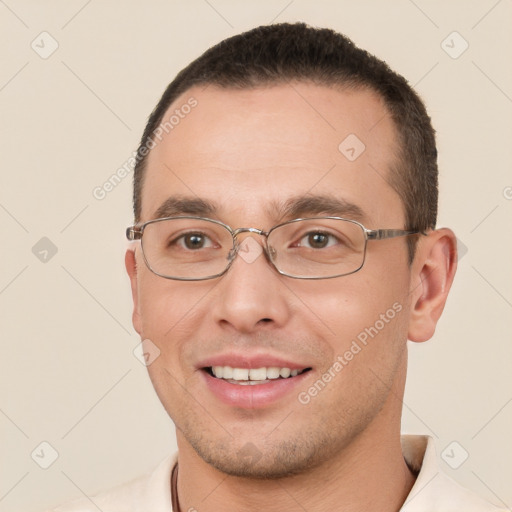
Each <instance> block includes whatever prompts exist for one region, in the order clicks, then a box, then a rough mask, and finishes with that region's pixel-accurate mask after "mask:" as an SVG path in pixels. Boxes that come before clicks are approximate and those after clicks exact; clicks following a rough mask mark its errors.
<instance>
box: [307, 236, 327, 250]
mask: <svg viewBox="0 0 512 512" xmlns="http://www.w3.org/2000/svg"><path fill="white" fill-rule="evenodd" d="M308 243H309V245H310V246H311V247H313V248H315V249H323V248H324V247H326V245H327V244H328V243H329V235H326V234H325V233H310V234H309V235H308Z"/></svg>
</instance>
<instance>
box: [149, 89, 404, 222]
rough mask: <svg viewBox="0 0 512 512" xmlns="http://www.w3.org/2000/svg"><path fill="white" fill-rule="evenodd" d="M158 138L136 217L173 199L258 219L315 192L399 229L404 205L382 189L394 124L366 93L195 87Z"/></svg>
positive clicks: (393, 143)
mask: <svg viewBox="0 0 512 512" xmlns="http://www.w3.org/2000/svg"><path fill="white" fill-rule="evenodd" d="M155 141H156V146H155V147H154V148H153V149H152V150H151V152H150V154H149V157H148V160H147V166H146V176H145V180H144V186H143V192H142V219H143V220H147V219H149V218H154V217H155V213H156V211H157V210H158V209H159V207H160V206H161V205H162V203H163V202H165V201H166V200H167V199H168V198H169V197H170V196H187V197H195V198H199V199H204V200H206V201H208V202H210V203H215V205H217V206H218V211H216V213H219V215H220V216H222V215H224V216H225V217H224V219H223V220H226V221H229V220H230V219H229V218H228V216H237V217H238V219H240V220H242V219H241V217H243V219H244V221H245V222H248V221H249V218H250V219H254V221H257V220H258V221H260V222H262V221H263V220H265V219H262V216H263V215H265V216H266V217H267V218H268V217H269V215H270V213H269V212H271V211H274V212H275V215H276V216H277V215H278V211H277V210H278V209H279V208H276V205H279V204H281V203H282V204H284V203H286V202H287V201H289V200H290V198H293V197H300V196H305V195H309V196H311V195H320V196H323V197H324V198H325V197H332V198H335V199H341V200H343V201H345V202H348V203H350V204H354V205H356V206H358V207H359V208H360V209H361V210H362V211H363V214H364V216H365V217H366V218H367V219H368V220H371V221H375V222H379V221H380V219H383V221H384V220H386V216H387V218H389V221H390V222H392V221H395V222H402V221H401V219H402V205H401V201H400V199H399V198H398V196H397V195H396V193H395V192H394V190H393V189H392V188H391V187H390V185H389V183H388V181H389V179H388V176H389V168H390V166H391V165H392V164H393V162H394V160H395V154H396V136H395V129H394V125H393V122H392V120H391V118H390V116H389V114H388V112H387V110H386V108H385V106H384V105H383V103H382V101H381V100H380V98H379V97H378V96H377V95H376V94H374V93H373V92H371V91H368V90H338V89H334V88H329V87H325V86H318V85H312V84H306V83H290V84H283V85H277V86H272V87H266V88H257V89H245V90H233V89H221V88H218V87H214V86H208V87H206V88H205V87H202V88H199V87H196V88H192V89H190V90H188V91H187V92H185V93H184V94H183V95H182V96H181V97H179V98H178V99H177V100H176V101H175V102H174V103H173V104H172V105H171V107H170V108H169V109H168V111H167V112H166V114H165V115H164V117H163V121H162V125H161V129H160V131H159V137H157V138H156V139H155ZM269 205H272V207H270V206H269ZM160 211H161V209H160ZM238 219H237V220H238ZM271 220H272V219H269V222H270V221H271Z"/></svg>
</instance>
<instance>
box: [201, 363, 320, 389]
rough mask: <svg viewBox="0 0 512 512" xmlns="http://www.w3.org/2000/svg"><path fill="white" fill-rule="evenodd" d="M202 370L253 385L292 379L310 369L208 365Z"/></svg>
mask: <svg viewBox="0 0 512 512" xmlns="http://www.w3.org/2000/svg"><path fill="white" fill-rule="evenodd" d="M203 370H204V371H205V372H206V373H208V374H209V375H210V376H212V377H214V378H216V379H220V380H225V381H226V382H229V383H231V384H240V385H243V386H244V385H245V386H247V385H249V386H254V385H258V384H269V383H270V382H273V381H276V380H284V379H292V378H294V377H297V376H298V375H301V374H303V373H305V372H308V371H310V370H311V368H304V369H302V370H297V369H294V370H292V369H290V368H279V367H277V366H271V367H268V368H267V367H263V368H233V367H231V366H208V367H206V368H203Z"/></svg>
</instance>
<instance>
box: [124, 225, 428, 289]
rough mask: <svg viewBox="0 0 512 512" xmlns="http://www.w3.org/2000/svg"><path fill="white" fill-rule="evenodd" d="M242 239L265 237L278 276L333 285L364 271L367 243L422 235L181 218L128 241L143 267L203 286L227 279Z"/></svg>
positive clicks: (130, 233)
mask: <svg viewBox="0 0 512 512" xmlns="http://www.w3.org/2000/svg"><path fill="white" fill-rule="evenodd" d="M241 233H254V234H258V235H261V236H263V237H265V246H264V247H263V248H262V249H263V252H264V253H265V255H266V258H267V260H268V261H269V262H270V263H271V264H272V265H273V266H274V268H275V269H276V270H277V271H278V272H279V273H280V274H282V275H284V276H288V277H293V278H295V279H330V278H333V277H341V276H345V275H348V274H353V273H354V272H357V271H358V270H361V268H362V267H363V264H364V261H365V256H366V245H367V242H368V240H384V239H386V238H395V237H399V236H408V235H415V234H418V233H419V231H407V230H403V229H367V228H365V227H364V226H363V225H362V224H360V223H359V222H357V221H354V220H350V219H344V218H341V217H316V218H305V219H294V220H290V221H288V222H284V223H282V224H278V225H277V226H274V227H273V228H272V229H270V230H269V231H263V230H261V229H256V228H238V229H232V228H231V227H230V226H228V225H227V224H224V223H222V222H220V221H218V220H214V219H207V218H204V217H189V216H183V217H181V216H180V217H166V218H163V219H155V220H150V221H149V222H145V223H143V224H140V225H134V226H130V227H129V228H127V229H126V237H127V238H128V240H131V241H134V240H141V246H142V254H143V256H144V261H145V262H146V265H147V266H148V268H149V269H150V270H151V271H152V272H153V273H155V274H156V275H158V276H161V277H164V278H166V279H176V280H179V281H201V280H205V279H213V278H216V277H220V276H222V275H223V274H225V273H226V272H227V271H228V269H229V267H230V266H231V264H232V263H233V261H234V260H235V258H236V256H237V254H239V253H240V252H243V251H244V249H243V248H242V249H241V247H242V246H243V243H242V244H241V243H240V242H239V241H238V239H237V237H238V235H240V234H241ZM256 243H257V242H256ZM258 245H259V244H258ZM260 247H261V246H260ZM258 249H259V247H258ZM246 261H247V260H246Z"/></svg>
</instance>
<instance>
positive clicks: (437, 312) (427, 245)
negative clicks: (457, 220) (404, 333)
mask: <svg viewBox="0 0 512 512" xmlns="http://www.w3.org/2000/svg"><path fill="white" fill-rule="evenodd" d="M456 269H457V238H456V237H455V234H454V233H453V231H452V230H450V229H447V228H442V229H437V230H434V231H432V232H430V233H429V234H428V235H427V236H424V237H422V238H420V240H419V241H418V246H417V248H416V254H415V257H414V261H413V263H412V278H411V285H412V289H411V296H412V302H411V316H410V320H409V334H408V337H409V339H410V340H411V341H416V342H422V341H427V340H429V339H430V338H431V337H432V336H433V335H434V332H435V329H436V325H437V321H438V320H439V318H440V316H441V313H442V312H443V309H444V305H445V304H446V299H447V298H448V292H449V291H450V288H451V285H452V282H453V278H454V276H455V271H456Z"/></svg>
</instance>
